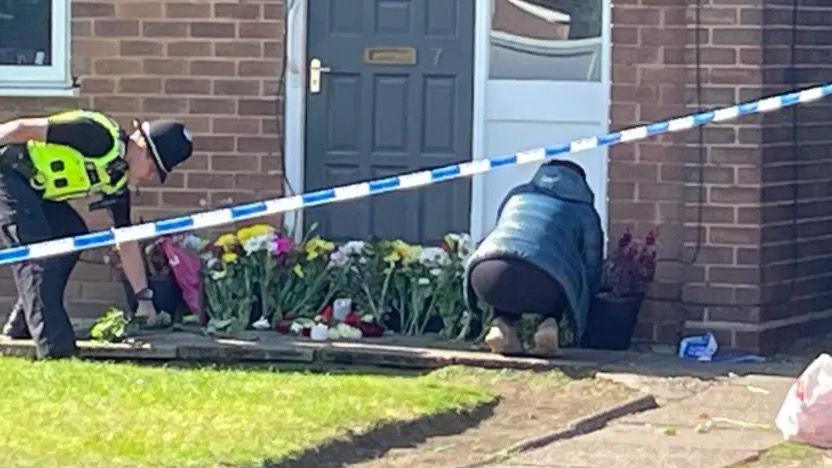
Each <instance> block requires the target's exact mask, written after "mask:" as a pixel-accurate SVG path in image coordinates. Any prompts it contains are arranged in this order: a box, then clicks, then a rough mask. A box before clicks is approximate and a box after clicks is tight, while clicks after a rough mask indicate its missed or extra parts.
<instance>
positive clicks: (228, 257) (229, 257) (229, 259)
mask: <svg viewBox="0 0 832 468" xmlns="http://www.w3.org/2000/svg"><path fill="white" fill-rule="evenodd" d="M222 261H224V262H225V263H234V262H236V261H237V254H235V253H234V252H226V253H224V254H222Z"/></svg>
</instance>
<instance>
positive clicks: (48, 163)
mask: <svg viewBox="0 0 832 468" xmlns="http://www.w3.org/2000/svg"><path fill="white" fill-rule="evenodd" d="M192 150H193V144H192V139H191V136H190V133H189V132H188V130H187V128H186V127H185V125H183V124H182V123H179V122H175V121H169V120H157V121H151V122H140V121H137V120H134V121H133V129H132V132H130V133H129V134H128V133H127V132H125V130H124V129H122V128H121V127H120V126H119V125H118V124H117V123H116V122H115V121H114V120H112V119H111V118H109V117H108V116H106V115H104V114H102V113H99V112H95V111H87V110H78V111H70V112H63V113H59V114H55V115H52V116H49V117H44V118H25V119H18V120H14V121H11V122H8V123H5V124H2V125H0V247H3V248H6V247H12V246H16V245H26V244H31V243H34V242H39V241H45V240H49V239H54V238H59V237H66V236H74V235H78V234H83V233H86V232H88V231H87V226H86V224H85V223H84V221H83V219H82V218H81V217H80V216H79V215H78V213H77V212H76V211H75V210H74V209H73V208H72V207H71V206H70V205H69V203H68V201H70V200H74V199H82V198H90V197H96V198H97V197H99V196H100V197H101V198H100V200H97V201H95V202H94V203H93V204H91V205H90V208H91V209H100V208H106V209H107V210H108V211H109V213H110V215H111V218H112V221H113V224H114V225H115V226H116V227H123V226H127V225H129V224H130V221H131V219H130V191H129V187H130V186H134V185H137V184H140V183H148V182H156V183H163V182H164V181H165V179H166V177H167V175H168V174H169V173H170V172H171V171H172V170H173V169H174V167H176V166H177V165H178V164H180V163H182V162H183V161H185V160H187V159H188V158H189V157H190V156H191V153H192ZM118 248H119V252H120V256H121V262H122V264H123V268H124V273H125V276H126V277H127V280H128V281H129V283H130V285H131V287H132V289H133V291H134V293H135V294H136V299H137V300H138V304H139V305H138V310H137V311H136V316H139V317H145V318H146V319H147V320H148V322H149V323H154V322H155V321H156V320H157V318H158V316H157V312H156V309H155V308H154V306H153V293H152V291H151V290H150V289H148V285H147V277H146V272H145V268H144V261H143V259H142V253H141V250H140V248H139V246H138V243H136V242H127V243H123V244H121V245H119V246H118ZM78 257H79V254H77V253H73V254H67V255H64V256H60V257H50V258H45V259H38V260H31V261H26V262H20V263H16V264H14V265H12V270H13V274H14V281H15V284H16V286H17V293H18V299H17V302H16V304H15V305H14V307H13V309H12V311H11V313H10V315H9V318H8V320H7V323H6V324H5V326H4V327H3V333H4V334H5V335H7V336H9V337H12V338H18V339H28V338H32V339H33V340H34V342H35V345H36V347H37V354H38V357H41V358H61V357H69V356H73V355H75V353H76V344H75V336H74V334H73V330H72V325H71V324H70V321H69V317H68V316H67V314H66V310H65V309H64V304H63V295H64V290H65V289H66V285H67V280H68V279H69V275H70V273H71V272H72V269H73V268H74V266H75V263H76V262H77V260H78Z"/></svg>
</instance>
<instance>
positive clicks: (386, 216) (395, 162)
mask: <svg viewBox="0 0 832 468" xmlns="http://www.w3.org/2000/svg"><path fill="white" fill-rule="evenodd" d="M308 8H309V10H308V38H307V59H308V60H307V66H308V67H309V68H308V69H307V83H306V93H307V95H306V155H305V157H306V158H305V164H304V185H305V187H304V191H310V190H317V189H321V188H326V187H331V186H336V185H342V184H347V183H353V182H358V181H363V180H370V179H376V178H382V177H386V176H391V175H396V174H401V173H405V172H410V171H414V170H419V169H424V168H431V167H437V166H444V165H447V164H452V163H456V162H460V161H467V160H470V159H471V134H472V112H473V110H472V109H473V64H474V51H473V44H474V0H312V1H310V2H309V7H308ZM316 69H318V70H320V73H319V75H320V79H319V80H318V79H317V77H316V71H315V70H316ZM304 220H305V223H304V224H305V225H306V226H307V228H308V227H309V226H310V225H311V224H312V223H317V224H318V230H317V233H319V234H321V235H322V236H325V237H326V238H329V239H332V240H335V241H344V240H348V239H369V238H374V237H375V238H385V239H389V238H401V239H404V240H406V241H409V242H420V243H430V244H435V243H436V242H437V241H438V240H439V239H441V237H442V236H444V235H445V234H446V233H448V232H451V231H457V232H459V231H467V230H468V229H469V225H470V181H468V180H467V179H463V180H457V181H452V182H445V183H442V184H438V185H433V186H429V187H424V188H420V189H416V190H413V191H406V192H394V193H390V194H384V195H378V196H374V197H371V198H365V199H361V200H355V201H350V202H345V203H336V204H331V205H325V206H321V207H314V208H310V209H306V210H305V212H304Z"/></svg>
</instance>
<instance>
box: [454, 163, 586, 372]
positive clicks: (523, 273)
mask: <svg viewBox="0 0 832 468" xmlns="http://www.w3.org/2000/svg"><path fill="white" fill-rule="evenodd" d="M593 202H594V195H593V193H592V190H591V189H590V188H589V185H588V184H587V182H586V174H585V173H584V171H583V169H582V168H581V167H580V166H578V165H577V164H575V163H572V162H569V161H552V162H549V163H547V164H545V165H543V166H541V168H540V169H539V170H538V171H537V173H536V174H535V176H534V178H533V179H532V181H531V182H529V183H527V184H523V185H520V186H518V187H515V188H514V189H512V191H511V192H510V193H509V194H508V195H507V196H506V198H505V199H504V200H503V203H502V206H501V207H500V210H499V213H498V221H497V225H496V227H495V228H494V230H493V231H491V233H489V234H488V236H487V237H486V238H485V239H484V240H483V241H482V242H481V243H480V245H479V246H478V248H477V250H476V251H475V252H474V254H473V255H472V257H471V258H470V260H469V262H468V264H467V265H466V271H465V288H464V292H465V294H466V300H467V301H468V303H469V305H470V306H472V307H476V305H477V303H478V301H480V302H482V303H484V304H486V305H488V306H491V307H492V308H493V309H494V320H493V322H492V323H491V325H490V329H489V331H488V333H487V335H486V338H485V341H486V343H487V344H488V346H489V347H490V348H491V350H492V351H493V352H496V353H501V354H506V355H510V354H522V353H524V352H525V350H524V347H523V344H522V343H521V340H520V338H519V336H518V334H517V332H516V330H515V325H516V323H517V321H518V320H519V319H520V317H521V315H522V314H536V315H539V316H541V317H542V318H543V319H544V320H543V321H542V323H541V324H540V325H539V327H538V329H537V332H536V333H535V336H534V348H533V349H532V350H531V352H532V353H533V354H536V355H542V356H555V355H557V354H558V345H559V344H558V336H559V334H558V321H560V320H562V319H563V312H564V311H565V310H571V320H570V322H571V324H572V325H573V332H574V333H575V337H576V339H577V340H578V342H580V341H581V338H582V337H583V335H584V332H585V329H586V323H587V317H588V315H589V307H590V301H591V298H592V297H593V296H594V295H595V294H596V292H597V290H598V288H599V286H600V281H601V265H602V255H603V232H602V230H601V221H600V217H599V216H598V213H597V211H596V210H595V208H594V205H593Z"/></svg>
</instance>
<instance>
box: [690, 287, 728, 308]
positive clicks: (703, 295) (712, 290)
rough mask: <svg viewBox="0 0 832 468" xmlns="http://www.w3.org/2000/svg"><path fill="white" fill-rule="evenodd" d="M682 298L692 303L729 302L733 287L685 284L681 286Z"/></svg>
mask: <svg viewBox="0 0 832 468" xmlns="http://www.w3.org/2000/svg"><path fill="white" fill-rule="evenodd" d="M682 300H683V301H684V302H686V303H693V304H719V303H724V304H731V303H733V301H734V290H733V288H727V287H716V286H699V285H693V284H686V285H684V286H683V287H682Z"/></svg>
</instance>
